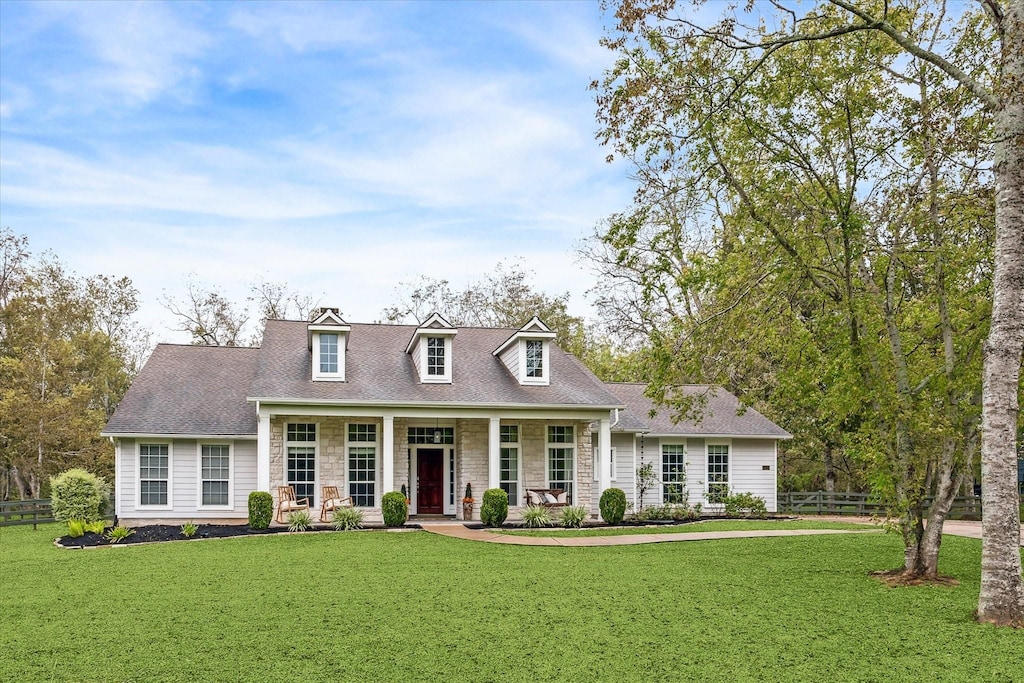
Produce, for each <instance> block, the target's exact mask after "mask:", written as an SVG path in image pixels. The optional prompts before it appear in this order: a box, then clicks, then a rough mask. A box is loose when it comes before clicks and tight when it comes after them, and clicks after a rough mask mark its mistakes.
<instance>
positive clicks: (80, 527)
mask: <svg viewBox="0 0 1024 683" xmlns="http://www.w3.org/2000/svg"><path fill="white" fill-rule="evenodd" d="M68 536H70V537H71V538H81V537H82V536H85V520H83V519H69V520H68Z"/></svg>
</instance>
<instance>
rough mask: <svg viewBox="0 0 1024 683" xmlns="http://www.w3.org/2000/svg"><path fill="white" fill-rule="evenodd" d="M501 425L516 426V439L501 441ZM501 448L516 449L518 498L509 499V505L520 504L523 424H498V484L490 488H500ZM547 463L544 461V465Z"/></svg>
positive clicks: (521, 495) (521, 496) (521, 494)
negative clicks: (514, 499)
mask: <svg viewBox="0 0 1024 683" xmlns="http://www.w3.org/2000/svg"><path fill="white" fill-rule="evenodd" d="M501 427H515V428H516V440H515V441H507V442H502V441H501ZM502 448H514V449H516V480H515V485H516V494H517V495H518V500H516V501H514V502H513V501H512V500H509V501H508V504H509V507H515V506H521V505H522V501H523V493H524V490H523V426H522V425H521V424H520V423H518V422H512V423H506V424H504V425H502V424H500V422H499V426H498V485H497V486H496V487H492V488H501V484H502V479H501V449H502ZM546 466H547V463H545V467H546Z"/></svg>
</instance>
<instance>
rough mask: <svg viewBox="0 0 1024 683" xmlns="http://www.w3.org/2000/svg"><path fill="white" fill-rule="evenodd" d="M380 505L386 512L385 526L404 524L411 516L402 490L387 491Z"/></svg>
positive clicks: (382, 510)
mask: <svg viewBox="0 0 1024 683" xmlns="http://www.w3.org/2000/svg"><path fill="white" fill-rule="evenodd" d="M380 507H381V512H383V513H384V526H402V525H403V524H405V520H406V519H408V518H409V506H407V505H406V504H405V496H403V495H402V493H401V491H391V492H390V493H385V494H384V497H383V498H381V501H380Z"/></svg>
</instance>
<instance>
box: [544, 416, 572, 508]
mask: <svg viewBox="0 0 1024 683" xmlns="http://www.w3.org/2000/svg"><path fill="white" fill-rule="evenodd" d="M548 427H569V428H570V429H572V441H570V442H568V443H563V442H555V441H548ZM579 438H580V433H579V425H577V424H563V423H558V422H554V423H549V424H545V425H544V481H545V483H546V484H547V485H548V487H550V486H551V467H550V465H551V449H552V448H571V449H572V504H573V505H579V504H580V503H579V496H580V491H579V488H580V487H579V469H580V468H579V453H578V451H579V449H578V448H577V447H576V446H577V445H578V442H577V439H579Z"/></svg>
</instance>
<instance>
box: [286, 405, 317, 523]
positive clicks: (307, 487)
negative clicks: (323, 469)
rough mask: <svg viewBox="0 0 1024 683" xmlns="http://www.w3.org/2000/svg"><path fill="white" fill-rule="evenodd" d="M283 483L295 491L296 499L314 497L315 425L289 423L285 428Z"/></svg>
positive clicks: (311, 500) (310, 499)
mask: <svg viewBox="0 0 1024 683" xmlns="http://www.w3.org/2000/svg"><path fill="white" fill-rule="evenodd" d="M286 432H287V434H286V436H285V450H286V453H287V462H286V463H285V468H286V470H287V471H286V472H285V482H286V483H287V484H288V485H289V486H291V487H292V488H294V489H295V497H296V498H308V499H309V502H310V504H311V505H312V504H313V501H314V498H315V496H316V423H314V422H290V423H288V425H287V427H286Z"/></svg>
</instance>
